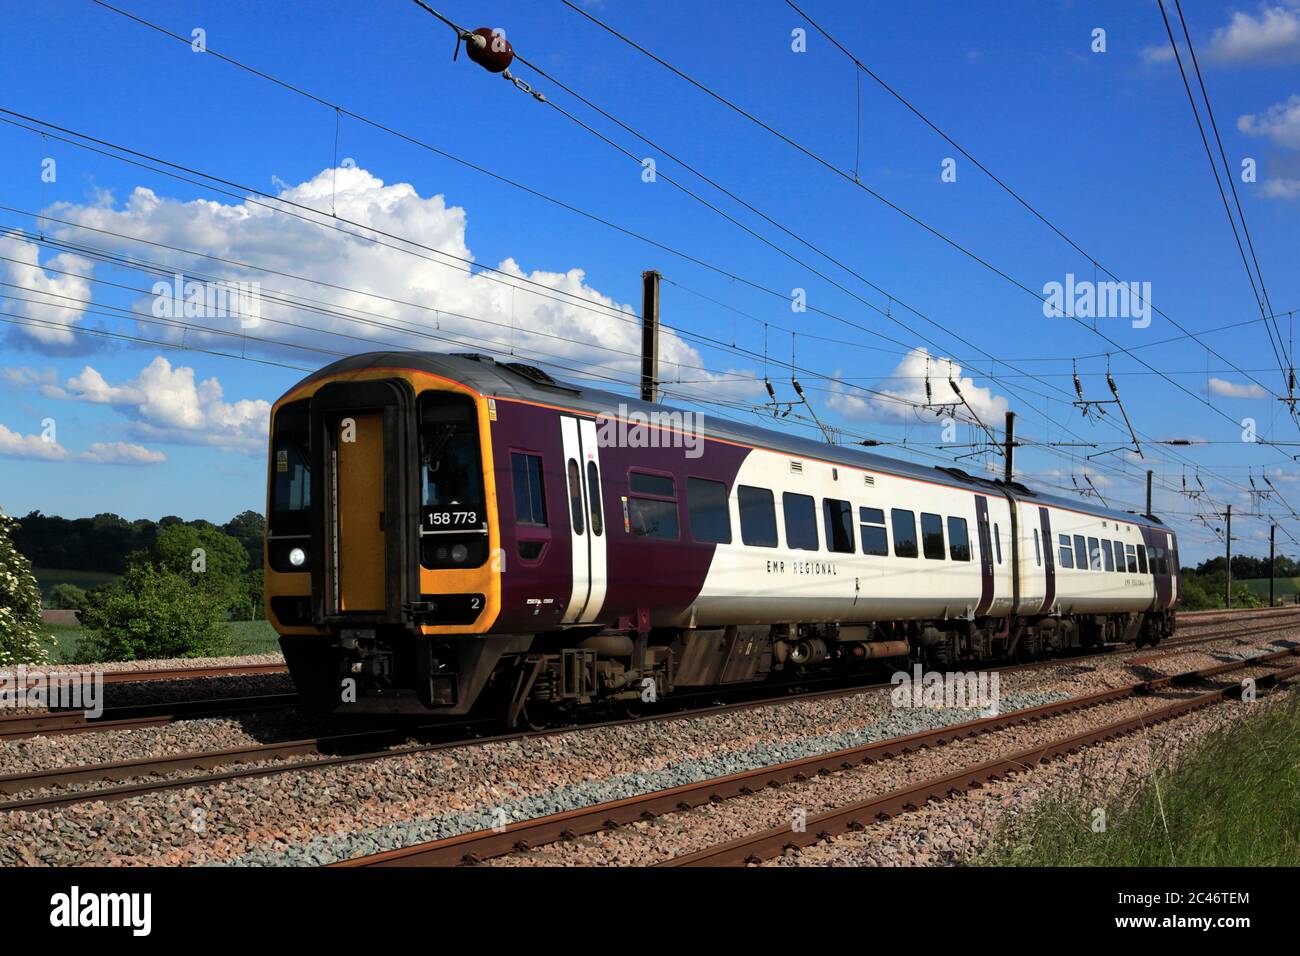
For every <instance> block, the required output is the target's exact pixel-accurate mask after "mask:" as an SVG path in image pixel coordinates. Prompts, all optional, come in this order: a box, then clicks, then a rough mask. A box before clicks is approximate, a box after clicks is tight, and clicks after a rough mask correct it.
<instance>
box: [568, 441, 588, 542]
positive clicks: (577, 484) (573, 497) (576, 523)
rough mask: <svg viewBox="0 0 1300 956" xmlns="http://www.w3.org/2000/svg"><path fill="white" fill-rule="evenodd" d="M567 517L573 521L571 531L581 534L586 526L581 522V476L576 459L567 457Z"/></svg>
mask: <svg viewBox="0 0 1300 956" xmlns="http://www.w3.org/2000/svg"><path fill="white" fill-rule="evenodd" d="M569 518H570V520H571V521H572V522H573V533H574V534H582V533H583V530H584V528H585V527H586V526H585V525H584V524H583V523H582V476H581V475H580V474H579V472H578V463H577V461H576V460H574V459H572V458H570V459H569Z"/></svg>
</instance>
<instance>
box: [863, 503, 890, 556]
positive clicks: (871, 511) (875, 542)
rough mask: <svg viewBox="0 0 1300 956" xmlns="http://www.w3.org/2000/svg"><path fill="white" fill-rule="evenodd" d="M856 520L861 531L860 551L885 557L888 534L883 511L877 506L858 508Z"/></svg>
mask: <svg viewBox="0 0 1300 956" xmlns="http://www.w3.org/2000/svg"><path fill="white" fill-rule="evenodd" d="M858 522H859V528H860V530H861V532H862V553H863V554H872V555H876V556H878V557H882V558H883V557H887V556H888V555H889V535H888V533H887V532H886V531H885V512H884V511H882V510H881V509H879V508H859V509H858Z"/></svg>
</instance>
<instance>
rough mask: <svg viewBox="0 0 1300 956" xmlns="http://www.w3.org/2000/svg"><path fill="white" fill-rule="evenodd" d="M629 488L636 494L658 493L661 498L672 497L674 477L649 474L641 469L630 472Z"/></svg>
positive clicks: (628, 477) (628, 478)
mask: <svg viewBox="0 0 1300 956" xmlns="http://www.w3.org/2000/svg"><path fill="white" fill-rule="evenodd" d="M627 485H628V489H629V490H630V491H631V492H632V494H634V495H657V496H658V497H660V498H672V497H674V495H675V492H674V491H673V479H672V477H671V476H668V475H647V474H646V473H644V472H641V471H632V472H628V476H627Z"/></svg>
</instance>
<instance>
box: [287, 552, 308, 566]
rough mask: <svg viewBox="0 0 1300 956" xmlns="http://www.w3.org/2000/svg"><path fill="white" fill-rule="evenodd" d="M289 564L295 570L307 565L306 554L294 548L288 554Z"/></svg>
mask: <svg viewBox="0 0 1300 956" xmlns="http://www.w3.org/2000/svg"><path fill="white" fill-rule="evenodd" d="M289 563H290V564H292V565H293V566H294V567H295V568H300V567H302V566H303V565H304V564H306V563H307V552H306V551H304V550H303V549H302V548H294V549H293V550H292V551H290V552H289Z"/></svg>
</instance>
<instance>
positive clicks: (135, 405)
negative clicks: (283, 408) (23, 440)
mask: <svg viewBox="0 0 1300 956" xmlns="http://www.w3.org/2000/svg"><path fill="white" fill-rule="evenodd" d="M62 392H63V395H64V396H65V397H67V398H71V399H75V400H78V401H84V402H91V403H94V404H98V405H112V406H114V407H117V408H119V409H121V410H123V411H124V412H125V413H127V414H128V415H129V416H131V418H132V419H133V424H132V428H133V431H134V432H135V434H136V435H138V436H139V437H142V438H145V439H152V440H154V441H169V442H177V443H181V444H196V445H215V446H218V447H222V448H234V449H239V450H243V451H255V450H257V449H259V448H261V447H262V445H263V443H264V442H265V440H266V431H267V426H268V422H269V420H270V414H271V405H270V403H269V402H267V401H265V400H263V399H240V400H238V401H234V402H227V401H226V400H225V398H224V393H223V390H222V387H221V383H220V382H219V381H218V380H217V379H216V378H215V377H213V378H208V379H204V380H202V381H198V380H197V378H196V376H195V374H194V369H192V368H189V367H186V366H183V365H178V366H174V367H173V366H172V364H171V363H170V362H169V361H167V359H166V358H164V357H163V356H161V355H159V356H157V357H155V358H154V360H153V361H152V362H150V363H149V364H148V365H146V366H145V367H144V368H143V369H142V370H141V371H140V374H138V375H137V376H135V377H134V378H132V379H130V380H128V381H126V382H123V383H122V384H120V385H113V384H110V383H109V382H108V380H107V379H105V378H104V376H103V375H102V374H101V373H100V372H99V371H98V370H97V369H95V368H94V367H92V366H90V365H87V366H86V367H85V368H83V369H82V370H81V372H80V374H78V375H75V376H73V377H72V378H70V379H68V380H67V381H66V382H65V383H64V384H63V388H62ZM133 447H135V446H133Z"/></svg>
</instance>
